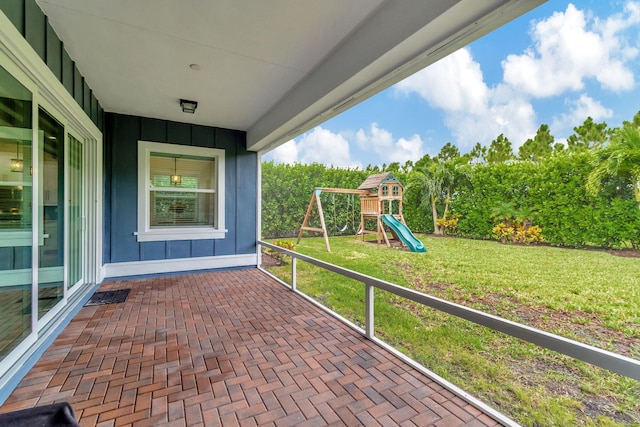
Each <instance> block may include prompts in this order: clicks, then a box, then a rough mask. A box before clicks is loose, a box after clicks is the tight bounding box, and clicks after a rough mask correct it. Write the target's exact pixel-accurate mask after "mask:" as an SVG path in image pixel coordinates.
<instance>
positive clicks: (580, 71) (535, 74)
mask: <svg viewBox="0 0 640 427" xmlns="http://www.w3.org/2000/svg"><path fill="white" fill-rule="evenodd" d="M625 12H626V14H625V15H623V14H615V15H612V16H611V17H609V18H607V19H606V20H604V21H599V20H598V19H593V23H594V24H593V25H591V28H589V25H588V18H591V17H590V16H588V15H587V14H586V13H585V12H584V11H582V10H578V9H577V8H576V7H575V6H574V5H573V4H569V5H568V6H567V9H566V11H565V12H555V13H554V14H553V15H552V16H551V17H549V18H548V19H546V20H542V21H540V22H538V23H536V24H535V26H534V27H533V28H532V30H531V38H532V40H533V42H534V46H533V47H532V48H530V49H529V50H527V51H526V52H525V53H524V54H522V55H509V56H507V59H505V60H504V61H503V62H502V67H503V70H504V81H505V83H506V84H508V85H510V86H512V87H514V88H515V89H517V90H520V91H522V92H523V93H526V94H529V95H531V96H533V97H537V98H541V97H550V96H556V95H560V94H562V93H564V92H566V91H578V90H582V89H583V88H584V86H585V80H587V79H595V80H596V81H598V82H599V83H600V84H601V85H602V87H603V88H605V89H608V90H612V91H616V92H619V91H626V90H630V89H632V88H633V87H634V85H635V81H634V76H633V71H632V70H631V69H630V68H629V66H628V65H627V64H628V62H629V61H631V60H633V59H635V58H636V57H637V55H638V49H637V48H635V47H631V46H629V44H628V43H627V42H626V40H625V39H624V38H623V36H622V34H621V33H622V32H623V31H624V30H626V29H627V28H629V26H631V25H634V24H636V23H638V22H640V8H639V7H638V3H632V2H629V3H627V6H626V8H625ZM589 20H591V19H589Z"/></svg>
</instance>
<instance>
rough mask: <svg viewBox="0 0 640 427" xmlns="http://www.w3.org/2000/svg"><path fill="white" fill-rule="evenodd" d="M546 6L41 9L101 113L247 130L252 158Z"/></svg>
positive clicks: (412, 0) (65, 1) (226, 3)
mask: <svg viewBox="0 0 640 427" xmlns="http://www.w3.org/2000/svg"><path fill="white" fill-rule="evenodd" d="M544 1H545V0H484V1H481V2H480V1H477V0H449V1H442V0H349V1H348V2H345V1H344V0H322V1H316V0H313V1H312V0H270V1H254V0H216V1H210V0H181V1H174V0H137V1H135V2H132V1H130V0H95V1H86V0H37V2H38V4H39V5H40V7H41V8H42V9H43V11H44V12H45V14H46V15H47V16H48V18H49V22H50V23H51V25H52V27H53V28H54V30H55V31H56V33H57V34H58V36H59V37H60V38H61V39H62V41H63V42H64V45H65V48H66V49H67V51H68V52H69V54H70V55H71V57H72V58H73V59H74V60H75V61H76V64H77V66H78V69H79V70H80V72H81V73H82V74H83V75H84V76H85V79H86V81H87V83H88V85H89V86H90V87H91V88H92V90H93V92H94V94H95V95H96V97H97V98H98V100H99V101H100V103H101V104H102V106H103V108H104V109H105V111H112V112H117V113H123V114H132V115H139V116H145V117H154V118H160V119H168V120H174V121H179V122H186V123H195V124H203V125H209V126H220V127H225V128H231V129H239V130H245V131H247V140H248V146H249V147H248V148H249V149H252V150H264V149H270V148H274V147H276V146H277V145H279V144H282V143H284V142H286V141H287V140H289V139H291V138H293V137H295V136H297V135H299V134H300V133H302V132H304V131H306V130H308V129H310V128H312V127H313V126H315V125H317V124H319V123H321V122H323V121H325V120H327V119H328V118H330V117H332V116H334V115H336V114H338V113H339V112H341V111H344V110H345V109H347V108H349V107H351V106H353V105H355V104H356V103H358V102H360V101H362V100H364V99H366V98H367V97H369V96H371V95H373V94H375V93H377V92H379V91H380V90H382V89H384V88H386V87H388V86H390V85H392V84H394V83H396V82H397V81H399V80H401V79H402V78H404V77H406V76H408V75H410V74H411V73H413V72H415V71H417V70H419V69H421V68H424V67H425V66H427V65H429V64H431V63H433V62H435V61H436V60H438V59H440V58H442V57H443V56H445V55H447V54H449V53H451V52H453V51H455V50H456V49H458V48H460V47H462V46H464V45H466V44H468V43H470V42H471V41H472V40H474V39H476V38H478V37H480V36H482V35H484V34H486V33H488V32H489V31H491V30H493V29H495V28H497V27H498V26H500V25H502V24H504V23H506V22H509V21H510V20H512V19H514V18H515V17H517V16H520V15H521V14H523V13H525V12H527V11H528V10H530V9H532V8H534V7H535V6H537V5H539V4H540V3H543V2H544ZM190 64H199V66H200V67H201V69H200V70H194V69H192V68H190ZM180 98H186V99H192V100H196V101H198V109H197V111H196V113H195V114H193V115H189V114H185V113H182V111H181V109H180V107H179V104H178V100H179V99H180Z"/></svg>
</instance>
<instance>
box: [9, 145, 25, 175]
mask: <svg viewBox="0 0 640 427" xmlns="http://www.w3.org/2000/svg"><path fill="white" fill-rule="evenodd" d="M23 170H24V161H23V160H22V159H21V158H20V144H19V143H18V142H16V158H15V159H11V172H22V171H23Z"/></svg>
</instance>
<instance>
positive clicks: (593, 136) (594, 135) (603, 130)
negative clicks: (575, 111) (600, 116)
mask: <svg viewBox="0 0 640 427" xmlns="http://www.w3.org/2000/svg"><path fill="white" fill-rule="evenodd" d="M573 131H574V132H575V134H573V135H570V136H569V138H567V145H568V147H569V150H570V151H582V150H589V149H591V148H598V147H601V146H602V144H604V142H605V141H606V140H607V139H608V138H609V137H610V135H611V130H610V129H607V124H606V123H605V122H602V123H595V122H594V121H593V119H592V118H591V117H587V119H586V120H585V121H584V123H583V124H582V126H578V127H574V128H573Z"/></svg>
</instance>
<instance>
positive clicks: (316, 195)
mask: <svg viewBox="0 0 640 427" xmlns="http://www.w3.org/2000/svg"><path fill="white" fill-rule="evenodd" d="M322 193H334V194H335V193H339V194H357V195H359V196H364V195H367V194H369V192H368V191H367V190H351V189H348V188H325V187H316V188H314V189H313V194H312V196H311V200H310V201H309V207H308V208H307V213H306V214H305V216H304V221H302V227H300V232H299V233H298V240H297V241H296V245H297V244H298V243H300V239H302V233H304V232H305V231H313V232H315V233H322V237H324V244H325V246H326V247H327V252H331V246H329V235H328V234H327V226H326V224H325V221H324V213H323V212H322V201H320V195H321V194H322ZM314 204H317V205H318V214H319V216H320V225H321V228H317V227H309V218H310V217H311V212H312V211H313V205H314Z"/></svg>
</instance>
